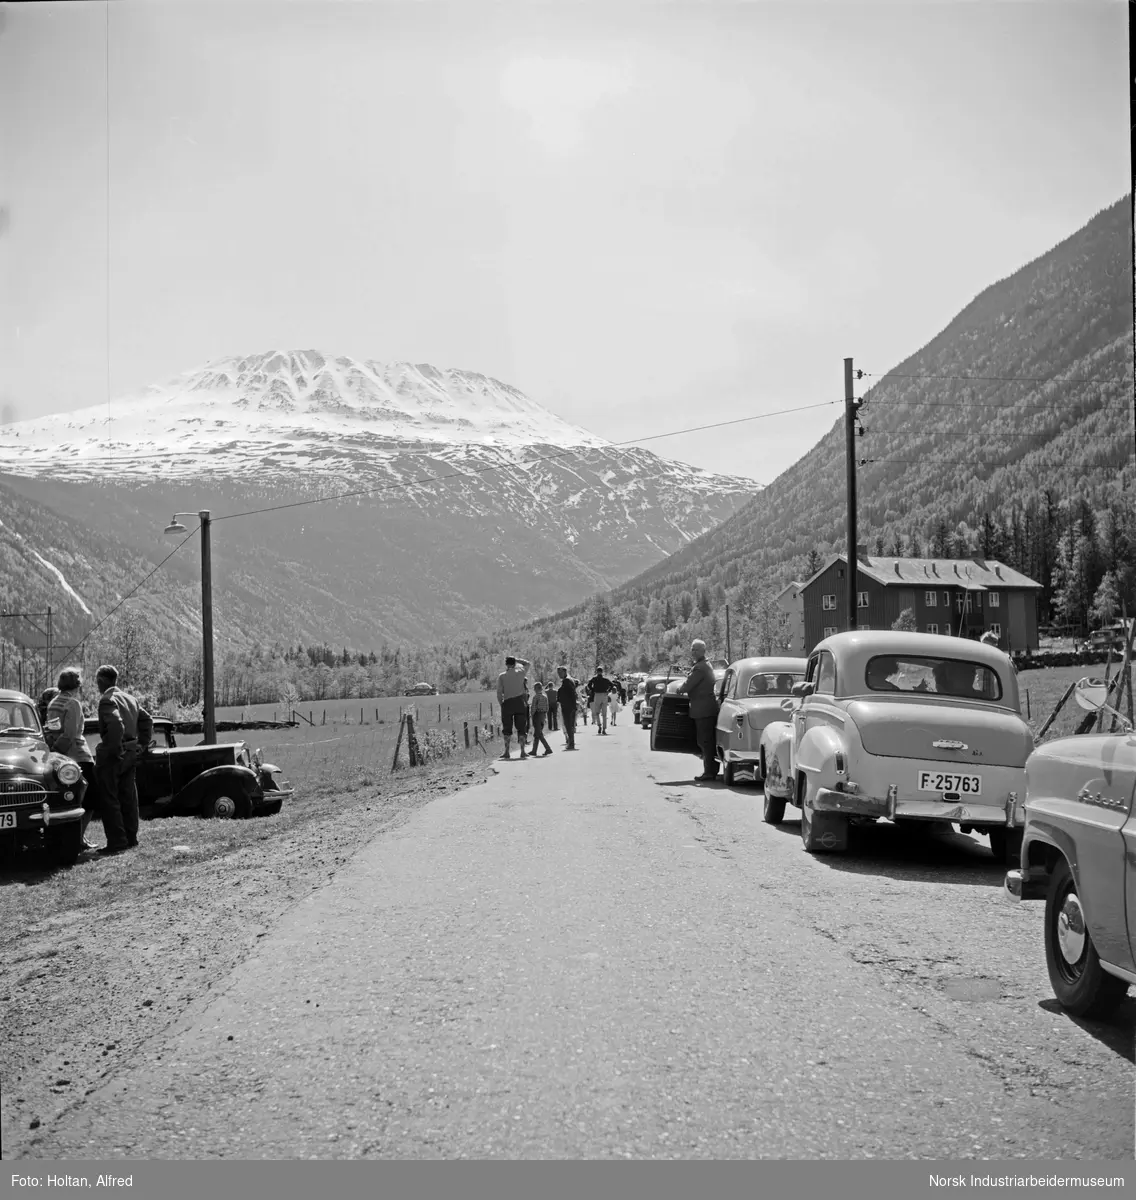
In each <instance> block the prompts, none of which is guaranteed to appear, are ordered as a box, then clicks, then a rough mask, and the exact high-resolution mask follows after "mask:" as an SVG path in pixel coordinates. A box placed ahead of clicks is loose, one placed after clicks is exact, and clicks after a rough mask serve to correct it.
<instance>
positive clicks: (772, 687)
mask: <svg viewBox="0 0 1136 1200" xmlns="http://www.w3.org/2000/svg"><path fill="white" fill-rule="evenodd" d="M802 679H804V674H803V673H798V674H795V675H794V674H790V673H789V672H788V671H769V672H764V673H763V672H758V674H756V675H754V676H752V677H751V679H750V681H749V687H747V688H746V695H747V696H791V695H792V694H793V684H795V683H800V682H801V680H802Z"/></svg>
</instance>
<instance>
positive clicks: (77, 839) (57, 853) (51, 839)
mask: <svg viewBox="0 0 1136 1200" xmlns="http://www.w3.org/2000/svg"><path fill="white" fill-rule="evenodd" d="M44 840H45V842H46V844H47V851H48V854H50V855H51V857H52V858H53V859H54V860H55V861H56V863H57V864H58V865H59V866H61V867H72V866H74V865H75V863H77V862H78V861H79V855H80V854H82V853H83V827H82V825H80V824H79V822H78V821H72V822H70V823H69V824H67V825H63V826H61V827H60V828H59V829H48V830H46V831H45V833H44Z"/></svg>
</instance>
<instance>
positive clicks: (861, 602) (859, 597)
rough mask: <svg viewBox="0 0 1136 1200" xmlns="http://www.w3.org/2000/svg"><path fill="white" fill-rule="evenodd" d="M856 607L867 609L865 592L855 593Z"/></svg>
mask: <svg viewBox="0 0 1136 1200" xmlns="http://www.w3.org/2000/svg"><path fill="white" fill-rule="evenodd" d="M856 607H857V608H867V607H868V593H867V592H857V593H856Z"/></svg>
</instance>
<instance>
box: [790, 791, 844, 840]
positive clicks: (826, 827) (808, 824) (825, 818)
mask: <svg viewBox="0 0 1136 1200" xmlns="http://www.w3.org/2000/svg"><path fill="white" fill-rule="evenodd" d="M798 788H799V793H798V794H799V795H800V797H801V845H802V846H804V848H805V849H806V850H807V851H808V852H809V853H810V854H843V853H844V852H845V851H846V850H847V849H848V818H847V817H845V816H842V815H841V814H840V813H818V812H816V811H815V810H814V809H813V807H812V804H811V803H810V801H809V794H808V785H807V782H806V780H805V779H804V778H803V777H802V779H801V781H800V783H799V784H798Z"/></svg>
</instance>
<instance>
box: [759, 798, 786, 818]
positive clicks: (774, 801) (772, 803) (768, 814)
mask: <svg viewBox="0 0 1136 1200" xmlns="http://www.w3.org/2000/svg"><path fill="white" fill-rule="evenodd" d="M761 819H762V820H763V821H764V822H765V823H766V825H780V824H781V822H782V821H784V820H785V801H784V800H781V799H779V798H778V797H777V796H771V795H770V794H769V793H768V792H766V793H765V803H764V804H763V805H762V806H761Z"/></svg>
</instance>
